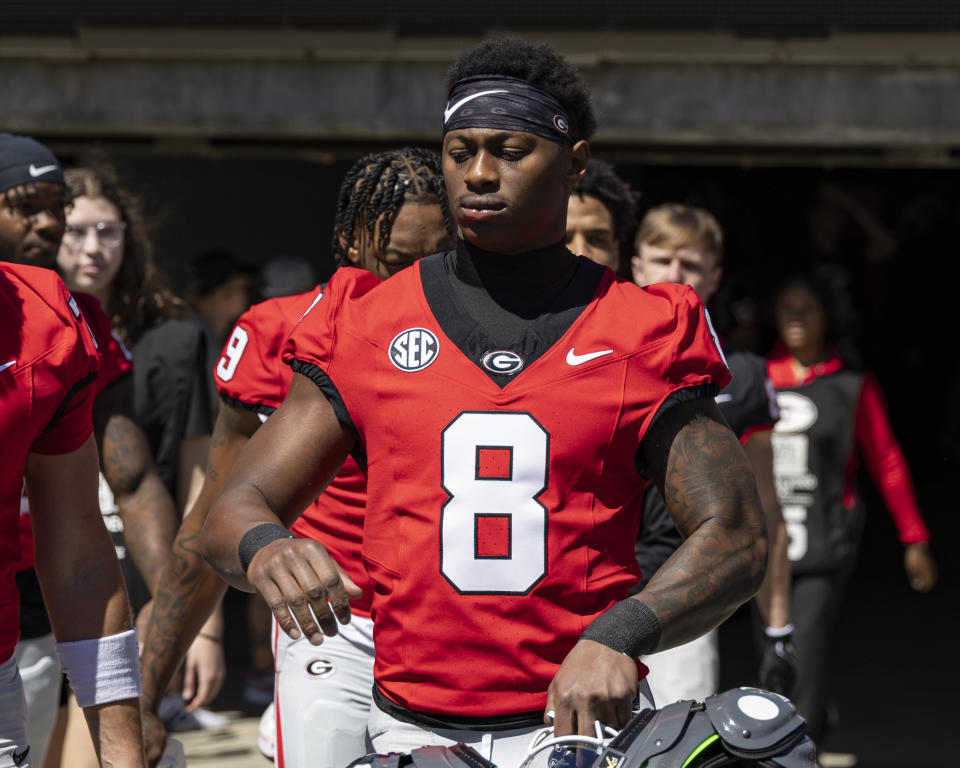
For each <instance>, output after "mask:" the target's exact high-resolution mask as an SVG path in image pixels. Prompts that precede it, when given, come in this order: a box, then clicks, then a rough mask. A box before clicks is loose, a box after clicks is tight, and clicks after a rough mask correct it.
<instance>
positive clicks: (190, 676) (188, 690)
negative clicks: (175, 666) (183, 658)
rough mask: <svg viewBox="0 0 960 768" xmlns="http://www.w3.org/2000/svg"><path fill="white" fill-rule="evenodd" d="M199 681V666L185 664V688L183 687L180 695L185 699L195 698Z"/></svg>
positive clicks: (188, 700) (187, 700)
mask: <svg viewBox="0 0 960 768" xmlns="http://www.w3.org/2000/svg"><path fill="white" fill-rule="evenodd" d="M196 682H197V668H196V667H195V666H194V665H193V664H190V663H187V664H184V665H183V688H182V689H181V692H180V695H181V696H183V700H184V701H186V702H190V701H192V700H193V697H194V694H195V693H196V688H197V685H196Z"/></svg>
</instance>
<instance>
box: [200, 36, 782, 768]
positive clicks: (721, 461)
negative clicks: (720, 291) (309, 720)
mask: <svg viewBox="0 0 960 768" xmlns="http://www.w3.org/2000/svg"><path fill="white" fill-rule="evenodd" d="M449 83H450V86H451V87H450V89H449V91H448V99H447V104H446V108H445V110H444V143H443V164H444V177H445V180H446V186H447V192H448V195H449V198H450V201H451V207H452V209H453V213H454V215H455V217H456V218H457V221H458V223H459V226H460V233H461V236H462V240H460V241H459V242H458V245H457V249H456V250H455V251H451V252H448V253H445V254H438V255H436V256H433V257H430V258H428V259H425V260H423V261H421V262H419V263H418V264H417V265H416V266H414V267H413V268H412V269H410V270H407V271H405V272H403V273H401V274H400V275H398V276H397V277H396V278H394V279H392V280H390V281H388V282H386V283H383V284H375V282H376V281H374V280H372V279H371V278H370V277H369V276H367V275H364V274H362V273H357V272H352V271H342V272H341V273H339V274H338V275H336V276H334V278H333V280H331V283H330V284H329V285H328V286H327V291H326V292H325V293H324V296H323V298H322V299H321V300H320V301H319V302H317V304H316V306H315V307H313V309H312V310H311V311H310V312H308V313H307V315H306V316H305V318H304V319H303V320H302V321H301V323H300V324H299V325H298V327H297V329H295V330H294V332H293V333H292V334H291V336H290V338H289V339H288V341H287V346H286V349H285V353H284V357H285V359H286V360H287V361H288V362H289V363H290V364H291V366H292V367H293V369H294V371H295V372H296V375H295V376H294V377H293V383H292V385H291V388H290V393H289V394H288V396H287V399H286V400H285V401H284V404H283V405H282V406H281V407H280V408H279V409H278V410H277V412H276V414H275V416H274V417H272V418H271V419H270V420H269V421H268V422H267V423H266V424H265V425H264V427H262V428H261V429H260V430H258V432H257V434H256V435H255V436H254V437H253V438H252V439H251V441H250V443H249V444H248V446H247V448H246V449H245V450H244V452H243V453H242V454H241V456H240V457H239V458H238V460H237V462H236V463H235V465H234V467H233V470H232V471H231V475H230V477H228V479H227V482H226V486H225V489H224V492H223V493H222V495H221V496H220V497H219V499H218V500H217V501H216V502H215V504H214V507H213V509H212V510H211V513H210V517H209V518H208V520H207V524H206V526H205V527H204V531H203V533H202V536H201V546H202V547H203V548H204V551H205V554H206V556H207V557H208V558H209V559H210V561H211V562H212V563H213V564H214V565H215V566H216V567H217V568H218V570H220V572H221V573H222V574H223V575H224V576H225V578H227V579H228V580H229V581H230V582H231V583H233V584H235V585H237V586H239V587H241V588H244V589H250V588H251V587H254V588H256V589H258V590H259V591H260V592H261V594H263V595H264V597H265V599H266V600H267V601H268V603H270V604H271V606H272V607H273V609H274V613H275V615H276V616H277V619H278V622H279V623H280V626H281V627H282V628H283V629H284V631H286V632H287V633H288V634H290V635H291V636H293V637H299V636H300V635H301V633H302V634H304V635H306V636H307V637H308V638H309V639H310V640H311V642H314V643H319V642H321V639H322V633H328V634H334V633H335V632H336V628H337V618H339V619H341V620H345V619H346V618H347V617H348V616H349V597H350V596H351V593H352V592H353V590H352V587H351V586H350V585H349V584H346V585H345V584H344V583H343V582H342V581H341V579H340V577H339V575H338V572H337V569H336V567H335V564H334V562H333V560H332V559H331V558H330V557H329V555H328V554H327V553H326V551H325V550H324V549H323V547H322V546H320V545H319V544H318V543H316V542H312V541H305V540H302V539H292V538H289V537H288V534H287V533H286V528H285V527H284V526H283V525H279V524H278V523H280V522H281V521H283V522H289V521H291V520H293V519H294V518H295V517H296V516H297V515H298V514H299V512H300V510H301V509H302V508H303V507H304V506H305V504H306V502H308V501H309V500H310V499H311V498H313V496H315V495H316V493H317V492H318V491H319V490H320V489H321V488H323V486H324V485H325V483H326V482H327V481H328V480H329V478H330V477H331V476H332V475H333V474H334V473H335V472H336V470H337V468H338V467H339V466H340V464H341V463H342V461H343V459H344V457H345V456H346V455H347V454H348V453H349V452H350V451H351V450H353V451H355V452H356V454H357V455H358V456H359V459H360V464H361V466H362V467H364V468H365V471H366V474H367V507H366V512H365V518H364V531H363V559H364V563H365V565H366V567H367V570H368V572H369V573H370V575H371V577H372V578H373V580H374V583H375V591H374V599H373V619H374V625H375V637H376V664H375V679H376V688H375V690H374V698H375V704H376V707H375V708H374V710H373V711H372V712H371V720H370V726H369V728H370V736H371V739H372V742H373V746H374V747H375V748H376V749H377V750H378V751H393V750H401V751H402V750H406V749H409V747H410V745H411V743H413V744H424V743H430V742H433V743H443V744H449V743H451V742H452V740H454V739H461V740H463V741H465V742H468V743H471V744H472V745H475V746H477V747H480V749H481V751H482V752H483V753H484V754H485V756H486V757H490V758H491V759H492V760H493V761H494V762H496V763H498V764H500V765H510V764H515V763H516V762H517V761H518V754H522V751H523V750H524V749H525V748H526V746H527V741H528V739H529V734H530V733H531V731H532V730H533V729H535V728H536V727H537V726H538V724H539V723H542V722H543V719H544V717H545V710H547V711H552V712H554V713H555V721H554V728H555V731H556V732H557V733H558V734H561V735H562V734H569V733H576V732H581V733H590V734H592V733H593V732H594V724H595V721H596V720H600V721H603V722H605V723H608V724H609V725H612V726H622V725H623V724H624V723H625V722H626V721H627V719H628V718H629V716H630V711H631V705H632V702H633V701H634V699H635V697H636V695H637V694H638V666H637V663H636V657H637V656H639V655H640V654H642V653H646V652H651V651H653V650H656V649H658V648H661V647H669V646H672V645H675V644H677V643H679V642H684V641H686V640H688V639H690V638H691V637H693V636H696V635H699V634H702V633H703V632H704V631H705V630H707V629H709V628H710V627H712V626H714V625H715V624H716V623H717V622H719V621H721V620H722V619H723V618H725V617H726V616H727V615H729V613H730V612H731V611H732V610H733V609H734V608H735V607H736V606H737V605H738V604H740V603H741V602H743V601H744V600H746V599H748V598H749V597H751V596H752V595H753V593H754V592H755V591H756V589H757V588H758V587H759V584H760V581H761V580H762V576H763V571H764V565H765V559H766V541H765V537H764V535H763V517H762V511H761V508H760V502H759V499H758V498H757V492H756V487H755V484H754V481H753V477H752V474H751V472H750V469H749V465H748V463H747V460H746V458H745V456H744V455H743V452H742V449H741V448H740V446H739V443H738V442H737V440H736V437H734V435H733V434H732V433H731V432H730V430H729V428H728V427H726V426H725V425H724V424H723V419H722V417H721V416H720V415H719V413H718V411H717V409H716V404H715V403H714V402H713V395H714V394H715V393H716V391H717V389H718V387H721V386H723V385H725V384H726V383H727V380H728V378H729V376H728V373H727V370H726V367H725V366H724V364H723V362H722V359H721V356H720V354H719V351H718V350H717V347H716V344H715V341H714V339H713V337H712V334H711V332H710V330H709V328H708V323H707V320H706V317H705V315H704V312H703V307H702V305H701V304H700V302H699V300H698V299H697V297H696V294H695V293H694V292H693V291H691V290H690V289H688V288H684V287H677V286H664V287H658V288H655V289H647V290H643V289H640V288H638V287H636V286H634V285H632V284H630V283H627V282H623V281H618V280H616V279H615V278H614V276H613V275H612V273H611V272H609V271H608V270H604V269H602V268H600V267H599V266H597V265H595V264H593V263H592V262H590V261H589V260H587V259H582V258H579V257H576V256H574V255H573V254H571V253H570V252H569V251H568V250H567V249H566V248H565V247H564V233H565V220H566V212H567V201H568V198H569V196H570V192H571V190H572V188H573V186H574V185H575V184H576V182H577V181H578V180H579V179H580V177H581V176H582V175H583V172H584V170H585V168H586V164H587V160H588V155H589V148H588V145H587V141H586V138H587V137H589V136H590V135H591V134H592V132H593V129H594V123H595V121H594V117H593V113H592V110H591V107H590V105H589V94H588V92H587V89H586V87H585V85H584V83H583V81H582V80H581V79H580V77H579V75H578V74H577V73H576V71H575V70H574V69H573V68H572V67H571V65H570V64H569V63H568V62H566V61H565V60H564V59H563V58H562V57H561V56H559V54H557V53H556V52H554V51H553V50H552V49H550V48H549V47H547V46H542V47H536V46H532V45H529V44H527V43H525V42H523V41H520V40H510V39H508V40H498V41H493V42H490V43H485V44H483V45H481V46H480V47H478V48H477V49H475V50H474V51H471V52H469V53H467V54H465V55H463V56H462V57H461V58H460V59H459V60H458V62H457V63H456V64H455V65H454V67H453V69H452V70H451V74H450V77H449ZM645 476H646V477H652V478H655V479H656V481H657V483H658V484H659V485H660V486H661V487H663V488H664V489H665V492H666V497H667V503H668V505H669V506H670V509H671V512H672V514H673V515H674V518H675V519H676V520H677V522H678V524H679V526H680V527H681V530H683V531H684V532H685V533H686V534H687V539H686V541H685V542H684V544H683V546H681V548H680V549H679V550H678V552H677V554H676V555H675V556H674V557H673V558H672V559H671V560H670V562H669V564H668V565H667V566H666V567H664V568H663V569H661V572H660V574H659V575H658V577H657V578H656V579H654V580H653V581H652V582H651V583H650V585H649V586H648V588H647V589H646V590H645V592H644V595H643V598H642V599H635V598H629V597H628V592H629V589H630V586H631V585H632V584H634V583H635V582H636V580H637V577H638V569H637V568H636V564H635V561H634V554H633V539H634V537H635V534H636V527H637V520H636V517H635V516H634V515H632V514H631V510H634V509H636V505H635V504H634V503H633V502H634V501H635V500H636V498H637V496H638V495H639V494H640V493H642V491H643V486H644V485H645V479H644V478H645ZM274 510H275V511H276V512H277V513H279V517H278V516H277V514H275V513H274ZM311 610H312V612H313V614H315V616H316V619H314V617H313V615H312V614H311ZM321 627H322V630H321Z"/></svg>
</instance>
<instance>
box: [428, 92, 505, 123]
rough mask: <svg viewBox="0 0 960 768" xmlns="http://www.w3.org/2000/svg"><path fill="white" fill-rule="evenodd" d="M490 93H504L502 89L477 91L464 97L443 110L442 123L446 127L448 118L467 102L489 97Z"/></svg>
mask: <svg viewBox="0 0 960 768" xmlns="http://www.w3.org/2000/svg"><path fill="white" fill-rule="evenodd" d="M491 93H506V91H505V90H503V89H502V88H501V89H499V90H495V91H479V92H478V93H471V94H470V95H469V96H464V97H463V98H462V99H460V101H458V102H457V103H456V104H454V105H453V106H452V107H449V108H447V109H444V110H443V122H444V125H446V122H447V120H449V119H450V116H451V115H452V114H453V113H454V112H456V111H457V110H458V109H460V107H462V106H463V105H464V104H466V103H467V102H468V101H473V100H474V99H479V98H480V97H481V96H489V95H490V94H491Z"/></svg>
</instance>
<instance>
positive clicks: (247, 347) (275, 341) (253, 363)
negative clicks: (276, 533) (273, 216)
mask: <svg viewBox="0 0 960 768" xmlns="http://www.w3.org/2000/svg"><path fill="white" fill-rule="evenodd" d="M320 295H321V288H320V287H319V286H318V287H317V288H315V289H314V290H312V291H309V292H307V293H301V294H299V295H296V296H282V297H279V298H276V299H270V300H268V301H264V302H262V303H260V304H256V305H254V306H253V307H251V308H250V309H249V310H247V311H246V312H245V313H244V314H243V315H241V317H240V319H239V320H238V321H237V324H236V325H235V326H234V328H233V333H232V334H230V338H229V340H228V341H227V343H226V344H225V345H224V347H223V354H222V356H221V357H220V360H219V361H218V362H217V365H216V367H215V368H214V371H213V378H214V381H216V384H217V390H218V391H219V392H220V396H221V397H223V398H224V399H225V400H226V401H227V402H228V403H231V404H235V405H239V406H241V407H244V408H249V409H251V410H254V411H256V412H257V413H258V414H260V417H261V419H264V420H265V419H266V417H267V416H268V415H269V414H271V413H273V411H274V410H275V409H277V408H278V407H279V406H280V404H281V403H282V402H283V399H284V398H285V397H286V396H287V390H288V389H289V388H290V380H291V379H292V378H293V371H291V370H290V368H289V367H288V366H286V365H284V364H283V362H282V361H281V359H280V351H281V349H282V348H283V342H284V341H285V340H286V338H287V335H288V334H289V333H290V331H291V330H292V329H293V327H294V326H295V325H296V324H297V322H298V321H299V320H300V318H301V317H303V314H304V313H305V312H306V311H307V310H308V309H309V308H310V306H311V304H312V303H313V302H314V301H316V300H317V298H318V297H319V296H320ZM366 491H367V482H366V478H365V477H364V476H363V472H361V470H360V467H359V466H357V462H356V461H355V460H354V459H353V458H352V457H348V458H347V460H346V461H345V462H344V464H343V467H342V468H341V469H340V472H339V474H338V475H337V476H336V477H335V478H334V480H333V482H331V483H330V485H329V486H328V487H327V489H326V490H325V491H324V492H323V493H322V494H321V495H320V496H319V497H318V498H317V500H316V501H315V502H314V503H313V504H312V505H311V506H310V507H308V508H307V509H306V510H304V512H303V514H302V515H301V516H300V517H299V518H298V519H297V521H296V522H295V523H294V524H293V525H292V526H291V530H292V531H293V532H294V533H295V534H296V535H297V536H300V537H302V538H308V539H315V540H317V541H320V542H322V543H323V545H324V546H325V547H326V548H327V549H328V550H329V551H330V554H331V555H332V556H333V558H334V560H336V561H337V563H339V565H340V567H341V568H343V569H344V570H345V571H346V572H347V574H348V575H349V576H350V578H351V579H353V581H354V582H355V583H356V584H357V586H358V587H361V588H362V589H363V596H362V597H361V598H359V599H357V600H353V601H351V603H350V610H351V611H353V612H354V613H356V614H357V615H359V616H369V615H370V600H371V598H372V594H373V585H372V582H371V581H370V577H369V576H367V572H366V571H365V570H364V567H363V562H362V560H361V557H360V537H361V534H362V531H363V508H364V505H365V503H366Z"/></svg>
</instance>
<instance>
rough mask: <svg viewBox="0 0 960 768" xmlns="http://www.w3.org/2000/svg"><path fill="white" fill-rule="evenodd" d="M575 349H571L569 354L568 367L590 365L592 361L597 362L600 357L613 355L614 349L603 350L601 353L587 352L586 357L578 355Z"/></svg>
mask: <svg viewBox="0 0 960 768" xmlns="http://www.w3.org/2000/svg"><path fill="white" fill-rule="evenodd" d="M573 349H574V348H573V347H571V348H570V351H569V352H567V365H583V364H584V363H589V362H590V361H591V360H596V359H597V358H598V357H603V356H604V355H612V354H613V350H612V349H603V350H600V351H599V352H587V354H585V355H578V354H576V353H575V352H574V351H573Z"/></svg>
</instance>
